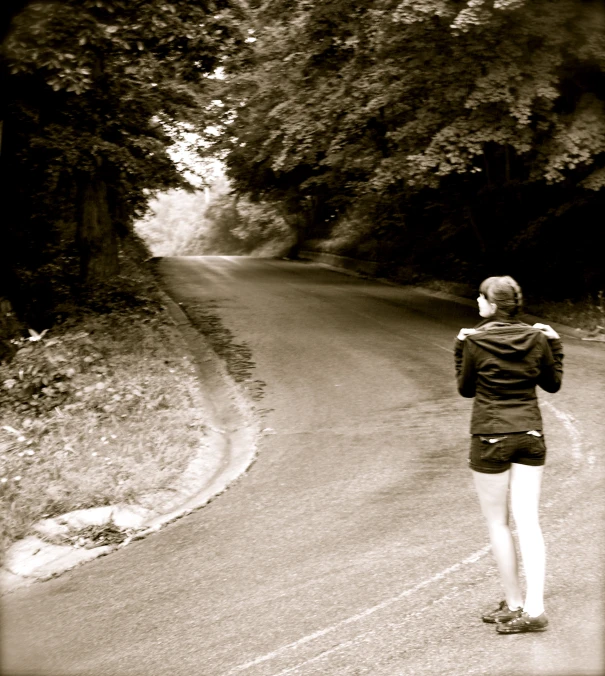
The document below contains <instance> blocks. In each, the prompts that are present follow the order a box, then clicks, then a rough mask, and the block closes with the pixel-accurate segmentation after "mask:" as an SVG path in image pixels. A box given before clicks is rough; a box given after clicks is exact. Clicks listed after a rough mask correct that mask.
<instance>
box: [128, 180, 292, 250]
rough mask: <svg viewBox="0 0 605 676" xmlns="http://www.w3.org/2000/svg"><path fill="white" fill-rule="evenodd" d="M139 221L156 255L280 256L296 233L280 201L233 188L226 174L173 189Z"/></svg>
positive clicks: (155, 202)
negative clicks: (206, 184) (196, 186)
mask: <svg viewBox="0 0 605 676" xmlns="http://www.w3.org/2000/svg"><path fill="white" fill-rule="evenodd" d="M149 206H150V213H149V214H148V215H147V216H146V217H145V218H143V219H141V220H139V221H138V222H137V223H136V224H135V229H136V231H137V233H139V234H140V236H141V237H142V238H143V239H144V241H145V242H146V243H147V245H148V247H149V249H150V250H151V252H152V254H153V255H154V256H202V255H204V256H213V255H219V256H249V255H252V256H279V255H281V254H284V253H286V252H287V251H288V249H289V248H290V245H291V240H292V233H291V231H290V229H289V228H288V226H287V225H286V223H285V221H284V219H283V218H282V217H281V215H280V214H279V212H278V211H277V209H276V207H275V206H273V205H271V204H269V203H262V204H258V203H254V202H251V201H250V200H248V199H246V198H245V197H239V196H237V195H233V194H231V188H230V186H229V183H228V182H227V181H226V180H225V178H224V176H222V177H221V176H217V177H215V180H214V181H213V183H212V186H211V187H210V188H206V189H205V190H203V191H201V190H199V191H196V192H186V191H184V190H171V191H169V192H165V193H162V194H160V195H158V196H157V197H156V198H155V199H153V200H151V202H150V203H149Z"/></svg>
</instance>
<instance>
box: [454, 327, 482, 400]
mask: <svg viewBox="0 0 605 676" xmlns="http://www.w3.org/2000/svg"><path fill="white" fill-rule="evenodd" d="M463 331H465V332H466V331H468V332H469V333H465V334H464V336H463V338H461V337H460V336H461V334H462V332H463ZM470 332H472V333H475V331H474V329H462V330H461V331H460V333H459V334H458V337H457V338H456V342H455V344H454V363H455V366H456V381H457V384H458V392H459V393H460V394H461V395H462V396H463V397H467V398H469V399H470V398H472V397H474V396H475V385H476V381H477V374H476V372H475V364H474V361H473V358H472V356H471V354H470V349H469V347H468V346H467V347H466V348H465V347H464V345H465V342H466V336H467V335H471V334H470Z"/></svg>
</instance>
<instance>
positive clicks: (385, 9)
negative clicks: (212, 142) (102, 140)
mask: <svg viewBox="0 0 605 676" xmlns="http://www.w3.org/2000/svg"><path fill="white" fill-rule="evenodd" d="M254 18H255V27H256V28H255V32H254V37H255V38H256V42H255V43H254V45H253V49H254V58H253V60H251V61H250V63H249V65H248V67H247V68H245V69H243V70H242V71H240V72H238V73H236V74H235V75H234V76H233V77H231V78H228V79H227V81H226V87H225V91H224V93H223V95H222V98H223V101H224V102H225V103H226V105H225V107H224V108H223V109H222V112H223V116H224V130H225V135H224V136H223V138H222V139H221V142H220V143H221V146H222V147H223V148H224V149H225V151H226V152H227V159H226V162H227V166H228V174H229V177H230V179H231V181H232V182H233V184H234V186H235V188H236V189H237V190H239V191H241V192H245V193H248V194H251V195H253V196H254V197H255V198H256V199H261V200H269V201H275V202H279V203H280V204H282V205H286V206H287V208H288V212H289V213H290V215H291V220H292V222H293V223H294V224H298V226H299V227H300V229H301V233H302V235H301V236H302V237H303V238H305V237H309V236H321V235H322V234H325V233H327V232H329V229H330V227H331V225H332V224H334V223H336V222H337V221H338V220H339V219H342V215H343V214H345V213H347V212H348V213H349V214H350V212H351V210H352V209H355V210H356V211H357V213H358V214H359V213H360V212H362V213H363V215H364V216H365V217H366V219H367V220H369V221H372V222H373V224H374V225H373V226H372V227H373V228H374V229H376V228H377V227H379V224H380V222H384V221H385V219H386V220H387V221H389V220H390V221H391V222H394V221H398V223H399V226H398V227H399V230H401V229H402V228H403V229H405V227H407V228H408V230H411V229H413V226H412V225H411V224H410V223H409V222H410V221H411V220H413V214H414V213H416V217H417V218H420V217H421V218H422V220H423V221H424V226H423V232H424V233H425V234H426V235H427V236H429V235H430V227H429V225H428V221H430V220H431V219H433V221H434V227H442V226H443V225H444V222H446V221H448V219H450V220H451V218H454V220H456V219H457V220H458V221H459V229H460V228H462V227H463V228H466V229H467V230H469V229H470V230H473V231H474V233H475V240H476V242H475V245H476V246H477V247H478V248H479V249H485V248H489V247H490V243H491V240H492V239H493V238H494V237H493V236H492V235H494V236H495V240H496V242H495V243H496V244H497V245H498V246H501V245H502V241H501V239H502V238H501V237H500V238H499V237H498V236H497V231H498V230H499V226H498V224H497V221H498V211H499V209H498V205H499V204H501V203H502V202H505V203H510V202H511V201H512V202H514V203H515V204H517V206H518V209H517V211H515V212H514V213H513V212H511V211H510V209H508V211H507V217H508V218H509V219H511V218H512V219H515V220H517V221H519V219H520V221H521V222H522V225H523V227H524V228H531V227H533V228H534V232H535V231H536V229H539V227H538V226H539V225H540V223H542V222H543V221H544V220H546V221H549V219H550V217H549V216H548V214H549V213H551V212H552V211H553V209H554V210H555V211H557V210H560V209H563V211H565V210H566V208H565V205H568V206H569V204H571V203H574V204H576V205H578V204H586V203H587V202H591V201H593V202H594V200H597V201H599V200H601V199H602V197H601V195H602V188H603V187H604V186H605V7H604V6H603V4H602V3H600V2H597V1H596V0H595V1H591V0H584V1H581V0H580V1H579V0H557V1H556V2H555V1H553V0H495V1H493V2H491V1H490V2H487V0H469V1H468V2H463V1H460V0H403V1H402V0H362V1H361V2H354V3H353V2H347V1H346V0H326V1H324V2H321V3H319V2H313V1H312V0H269V1H268V2H265V3H263V4H262V5H261V6H259V7H258V8H257V9H256V11H255V14H254ZM549 186H555V187H557V189H558V190H559V193H558V197H557V193H556V192H555V191H553V190H550V191H549ZM597 191H601V193H600V194H599V195H598V196H597V195H596V192H597ZM536 200H537V201H539V202H540V206H539V208H538V209H537V210H536V208H535V207H534V208H532V206H531V204H532V203H533V202H535V201H536ZM427 208H431V209H432V210H433V212H432V215H431V216H430V217H429V216H428V214H427V213H426V209H427ZM414 209H416V212H414ZM418 209H420V211H418ZM490 211H491V212H492V214H494V216H493V217H492V218H491V221H492V222H491V223H486V218H489V217H487V216H485V214H486V213H487V212H490ZM437 213H438V214H439V215H438V216H437V215H436V214H437ZM482 213H483V215H482ZM301 214H305V216H306V217H305V218H304V219H301ZM450 217H451V218H450ZM539 219H542V220H541V221H540V220H539ZM406 220H407V221H408V226H405V225H404V222H405V221H406ZM462 224H464V225H462ZM500 229H502V228H500ZM396 230H397V229H396ZM505 230H506V239H507V246H512V244H510V242H512V240H515V241H516V238H518V236H519V235H520V234H521V233H520V230H519V228H518V227H516V226H515V227H513V228H512V229H511V228H510V227H508V229H506V228H505ZM390 234H391V235H394V234H395V235H396V234H397V233H396V232H393V231H391V233H390ZM414 242H415V244H414V245H417V244H418V240H417V238H416V240H414ZM408 243H409V244H410V243H412V240H409V241H408Z"/></svg>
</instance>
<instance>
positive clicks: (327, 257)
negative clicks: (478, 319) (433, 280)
mask: <svg viewBox="0 0 605 676" xmlns="http://www.w3.org/2000/svg"><path fill="white" fill-rule="evenodd" d="M298 257H299V260H302V261H312V262H314V263H316V264H317V265H321V266H322V267H326V268H329V269H331V270H334V271H335V272H340V273H342V274H345V275H352V276H354V277H366V278H367V277H369V278H371V279H373V280H374V281H376V282H380V283H381V284H387V285H389V286H399V287H404V286H405V287H406V288H408V289H410V290H412V291H415V292H417V293H420V294H423V295H425V296H431V297H432V298H441V299H442V300H449V301H451V302H453V303H458V304H459V305H467V306H469V307H475V308H476V307H477V303H476V302H475V301H474V300H470V299H469V298H464V297H462V296H456V295H454V294H452V293H446V292H445V291H434V290H433V289H427V288H425V287H423V286H416V285H415V284H400V283H398V282H394V281H392V280H390V279H386V278H384V277H377V276H376V273H377V272H378V271H379V269H380V263H376V262H375V261H363V260H359V259H356V258H349V257H348V256H339V255H337V254H330V253H325V252H322V251H306V250H303V251H300V252H299V254H298ZM523 316H524V318H525V319H526V320H528V323H529V322H531V323H534V324H535V323H536V322H543V321H544V319H543V318H541V317H537V316H536V315H532V314H528V313H523ZM547 323H549V324H550V326H552V327H553V328H554V329H555V331H557V333H559V334H561V335H562V336H565V337H566V338H571V339H574V340H593V339H586V338H584V337H583V332H582V330H581V329H576V328H574V327H573V326H568V325H567V324H560V323H559V322H553V321H550V320H548V322H547ZM599 342H601V341H599Z"/></svg>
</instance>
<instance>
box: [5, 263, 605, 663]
mask: <svg viewBox="0 0 605 676" xmlns="http://www.w3.org/2000/svg"><path fill="white" fill-rule="evenodd" d="M162 269H163V272H164V275H165V277H166V279H167V280H168V281H169V284H170V286H171V288H172V290H173V293H174V294H175V296H176V297H177V299H178V300H180V301H181V302H183V303H184V306H185V307H186V308H187V309H188V311H189V312H191V313H192V315H195V313H196V310H199V309H200V308H206V310H207V308H208V307H211V308H212V312H213V313H214V314H215V315H217V316H218V317H220V319H221V321H222V324H223V326H224V327H225V328H226V329H228V330H229V331H230V332H231V333H232V334H233V336H234V340H235V343H241V344H245V345H246V346H247V348H249V349H250V350H251V355H252V359H253V360H254V363H255V366H254V369H253V373H252V375H251V376H250V378H251V379H252V380H258V381H263V382H264V383H266V386H265V387H264V396H263V398H262V399H260V400H259V401H258V402H257V406H258V409H259V411H261V409H262V415H263V416H264V422H263V425H264V426H265V427H266V428H271V430H272V431H273V432H274V433H267V434H266V435H265V436H264V437H263V440H262V442H261V444H260V448H259V454H258V460H257V461H256V463H255V464H254V465H253V466H252V468H251V469H250V471H249V472H248V474H247V475H246V476H244V477H242V478H241V479H240V480H239V481H238V482H236V483H235V484H234V485H233V486H232V487H231V488H230V489H229V490H228V491H227V492H226V493H224V494H223V495H221V496H219V497H218V498H217V499H215V500H214V501H213V502H211V503H210V504H209V505H208V506H206V507H205V508H203V509H202V510H200V511H199V512H197V513H195V514H193V515H191V516H189V517H187V518H185V519H182V520H181V521H179V522H176V523H174V524H172V525H171V526H169V527H167V528H166V529H165V530H164V531H162V532H161V533H159V534H158V535H155V536H153V537H150V538H148V539H146V540H144V541H140V542H137V543H134V544H133V545H131V546H130V547H128V548H126V549H124V550H121V551H119V552H117V553H115V554H113V555H111V556H109V557H106V558H102V559H98V560H96V561H95V562H93V563H91V564H89V565H87V566H85V567H83V568H80V569H76V570H74V571H72V572H69V573H67V574H65V575H64V576H62V577H61V578H59V579H56V580H51V581H49V582H46V583H43V584H39V585H36V586H34V587H32V588H29V589H27V590H23V591H20V592H16V593H13V594H11V595H9V596H8V597H6V598H5V599H4V600H3V613H2V621H3V627H4V637H3V640H4V643H3V647H2V650H3V654H2V660H3V663H4V669H5V673H14V674H17V673H18V674H29V675H30V676H31V675H33V674H39V675H42V674H44V675H45V676H66V675H68V674H70V675H73V674H78V675H84V674H86V675H94V676H122V675H129V676H130V675H132V676H135V675H136V676H154V675H156V674H157V675H160V674H161V675H162V676H164V675H165V674H171V675H173V676H178V675H181V674H183V675H187V676H191V675H192V674H193V675H196V676H235V675H242V676H278V675H279V676H281V675H285V674H297V675H299V676H312V675H317V676H319V675H322V676H326V675H329V676H331V675H338V676H340V675H341V674H342V675H347V676H348V675H351V676H352V675H354V674H355V675H359V674H371V675H372V676H399V675H402V676H403V675H405V676H407V675H412V674H413V675H421V676H424V675H427V676H428V675H430V676H435V675H440V674H444V675H445V674H447V675H448V676H457V675H460V676H467V675H469V674H489V675H490V676H496V675H499V674H502V675H504V674H506V676H514V675H517V674H518V675H526V674H527V675H529V674H531V675H532V676H533V675H537V674H552V675H554V674H556V675H557V676H558V675H563V674H570V675H571V674H573V675H576V674H601V673H603V664H604V662H603V636H605V632H604V628H605V627H604V625H605V621H604V611H605V605H604V604H603V595H604V587H603V565H604V564H603V562H604V557H603V553H604V547H603V544H604V538H603V523H604V520H603V516H604V514H603V512H604V506H605V500H604V499H603V498H604V493H605V491H604V485H605V482H604V477H605V470H604V458H603V452H602V449H603V429H604V428H603V421H602V415H603V414H602V411H603V410H604V404H605V392H604V391H603V386H602V384H603V382H605V349H604V348H603V345H600V344H595V343H583V342H580V341H573V340H567V341H566V375H565V382H564V388H563V391H562V392H561V393H560V394H558V395H555V396H551V395H542V396H541V400H542V402H543V411H544V417H545V424H546V432H547V439H548V442H549V449H550V450H549V462H548V469H547V473H546V476H545V486H544V491H543V526H544V530H545V537H546V541H547V547H548V580H547V599H546V603H547V609H548V612H549V615H550V619H551V628H550V630H549V631H548V632H547V633H545V634H538V635H525V636H499V635H497V634H496V633H495V631H494V628H493V627H491V626H488V625H484V624H483V623H481V621H479V620H478V619H477V616H478V615H479V614H480V613H481V611H482V610H484V609H485V607H489V606H491V605H492V604H493V603H494V602H497V601H499V599H500V596H501V593H500V590H499V585H498V581H497V576H496V572H495V568H494V565H493V563H492V560H491V555H490V554H489V552H488V551H487V549H486V542H487V534H486V531H485V527H484V524H483V522H482V520H481V517H480V514H479V509H478V506H477V504H476V500H475V497H474V495H473V492H472V487H471V479H470V476H469V471H468V469H467V467H466V448H467V429H468V420H469V413H470V401H467V400H463V399H461V398H460V397H459V396H458V395H457V393H456V391H455V386H454V382H453V365H452V353H451V347H452V343H453V337H454V335H455V333H456V331H457V330H458V328H459V327H460V326H468V325H472V324H473V323H474V322H475V321H476V315H475V312H474V310H473V309H472V308H469V307H467V306H464V305H459V304H455V303H452V302H449V301H445V300H440V299H436V298H431V297H429V296H427V295H423V294H420V293H415V292H413V291H410V290H406V289H404V288H398V287H394V286H387V285H383V284H379V283H376V282H371V281H365V280H361V279H358V278H354V277H349V276H345V275H342V274H339V273H337V272H334V271H331V270H327V269H325V268H321V267H319V266H316V265H313V264H303V263H293V262H286V261H277V260H254V259H241V258H221V257H216V258H179V259H167V260H164V261H163V264H162ZM232 353H233V351H232ZM249 385H250V386H251V387H252V389H254V385H255V383H249ZM271 430H269V432H271Z"/></svg>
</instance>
